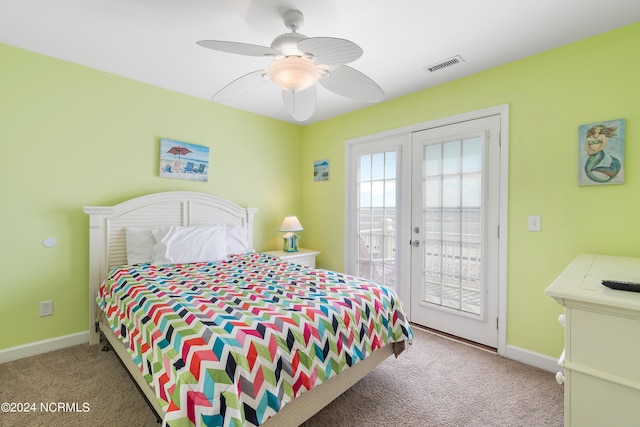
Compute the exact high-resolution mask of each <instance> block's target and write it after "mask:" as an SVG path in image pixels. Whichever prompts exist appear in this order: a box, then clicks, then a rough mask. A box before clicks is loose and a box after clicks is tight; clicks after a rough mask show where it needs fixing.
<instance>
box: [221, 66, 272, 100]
mask: <svg viewBox="0 0 640 427" xmlns="http://www.w3.org/2000/svg"><path fill="white" fill-rule="evenodd" d="M263 75H264V70H258V71H253V72H251V73H249V74H245V75H244V76H242V77H238V78H237V79H235V80H234V81H232V82H231V83H229V84H228V85H226V86H225V87H223V88H222V89H220V90H219V91H218V92H216V93H215V95H213V96H212V97H211V100H212V101H216V102H221V101H228V100H229V99H231V98H235V97H236V96H240V95H244V94H245V93H247V92H249V91H251V90H253V89H256V88H258V87H260V86H262V85H263V84H264V83H266V82H268V81H269V80H268V79H266V78H264V77H262V76H263Z"/></svg>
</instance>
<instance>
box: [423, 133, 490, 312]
mask: <svg viewBox="0 0 640 427" xmlns="http://www.w3.org/2000/svg"><path fill="white" fill-rule="evenodd" d="M423 154H424V159H423V165H424V167H425V171H424V173H423V176H424V179H423V187H424V189H425V200H424V204H423V218H424V224H423V230H424V238H425V243H424V257H425V259H424V271H423V277H424V283H423V301H425V302H427V303H429V304H435V305H438V306H442V307H447V308H450V309H454V310H458V311H462V312H467V313H472V314H478V315H479V314H481V313H480V309H481V301H480V295H481V289H480V285H481V281H480V278H481V268H480V265H481V261H482V260H481V244H482V242H481V238H482V233H481V232H482V229H481V220H482V171H481V169H482V139H481V138H479V137H478V138H472V139H465V140H455V141H447V142H442V143H436V144H431V145H427V146H425V147H424V150H423ZM440 165H441V166H442V167H441V168H440ZM436 171H438V173H436Z"/></svg>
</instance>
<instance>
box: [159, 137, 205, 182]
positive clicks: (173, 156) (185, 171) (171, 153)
mask: <svg viewBox="0 0 640 427" xmlns="http://www.w3.org/2000/svg"><path fill="white" fill-rule="evenodd" d="M160 176H161V177H165V178H178V179H185V180H188V181H204V182H207V181H208V180H209V147H206V146H203V145H196V144H190V143H188V142H181V141H175V140H173V139H166V138H161V139H160Z"/></svg>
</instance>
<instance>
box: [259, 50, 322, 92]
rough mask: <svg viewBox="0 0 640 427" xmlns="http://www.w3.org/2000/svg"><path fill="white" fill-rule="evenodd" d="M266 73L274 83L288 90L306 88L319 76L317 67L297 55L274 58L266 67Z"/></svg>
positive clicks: (314, 82) (295, 90)
mask: <svg viewBox="0 0 640 427" xmlns="http://www.w3.org/2000/svg"><path fill="white" fill-rule="evenodd" d="M266 75H267V77H269V79H270V80H271V81H272V82H274V83H275V84H276V85H278V86H280V87H281V88H282V89H286V90H288V91H290V92H300V91H303V90H305V89H308V88H310V87H311V86H313V85H314V84H316V82H317V81H318V79H319V78H320V72H319V71H318V67H317V66H316V65H315V64H314V63H313V62H311V61H309V60H307V59H304V58H301V57H299V56H287V57H285V58H280V59H276V60H275V61H273V62H272V63H271V65H269V67H268V68H267V72H266Z"/></svg>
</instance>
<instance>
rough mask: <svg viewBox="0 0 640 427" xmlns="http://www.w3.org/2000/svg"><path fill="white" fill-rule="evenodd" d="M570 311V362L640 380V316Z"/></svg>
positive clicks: (568, 322) (568, 348)
mask: <svg viewBox="0 0 640 427" xmlns="http://www.w3.org/2000/svg"><path fill="white" fill-rule="evenodd" d="M567 311H568V316H567V327H568V330H567V339H568V340H569V344H568V345H567V354H566V357H567V361H568V362H571V364H579V365H582V366H588V367H590V368H592V369H595V370H599V371H602V372H607V373H609V374H613V375H617V376H620V377H622V378H626V379H629V380H632V381H637V382H639V383H640V339H639V338H640V319H638V318H631V317H622V316H617V315H613V314H611V313H607V314H605V313H600V312H596V311H590V310H582V309H581V310H578V309H570V310H567Z"/></svg>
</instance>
